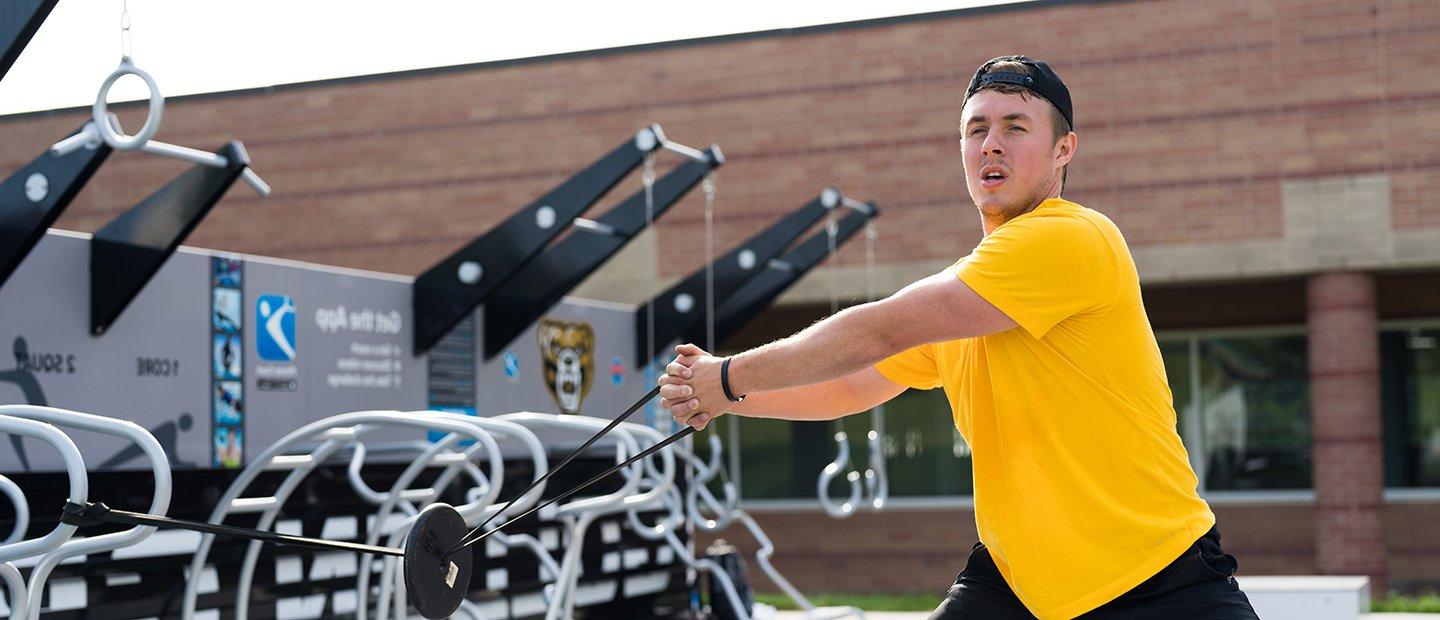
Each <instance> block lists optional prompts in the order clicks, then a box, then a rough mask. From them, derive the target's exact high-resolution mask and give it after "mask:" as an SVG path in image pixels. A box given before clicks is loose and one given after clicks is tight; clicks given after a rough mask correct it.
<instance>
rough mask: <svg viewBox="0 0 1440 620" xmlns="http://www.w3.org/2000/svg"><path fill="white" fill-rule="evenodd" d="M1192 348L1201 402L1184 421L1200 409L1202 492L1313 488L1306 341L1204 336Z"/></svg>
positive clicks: (1299, 336) (1285, 337) (1190, 406)
mask: <svg viewBox="0 0 1440 620" xmlns="http://www.w3.org/2000/svg"><path fill="white" fill-rule="evenodd" d="M1192 346H1196V347H1198V350H1197V351H1196V356H1197V357H1198V361H1199V370H1200V372H1199V378H1198V385H1194V386H1192V387H1191V389H1193V390H1197V391H1198V397H1197V398H1195V399H1194V401H1195V402H1192V403H1189V404H1187V405H1186V408H1187V409H1191V410H1192V411H1186V412H1185V414H1184V416H1182V417H1185V418H1187V419H1188V418H1189V417H1190V416H1193V415H1194V412H1193V409H1194V408H1195V407H1196V406H1198V407H1199V411H1200V427H1201V433H1200V437H1199V439H1200V442H1199V443H1200V445H1199V446H1198V449H1199V450H1200V451H1202V453H1203V454H1204V466H1203V478H1204V484H1203V485H1202V486H1203V488H1205V489H1207V490H1239V489H1305V488H1310V443H1311V442H1310V384H1309V368H1308V355H1307V353H1308V351H1307V343H1306V338H1305V336H1304V335H1303V334H1297V335H1283V336H1243V337H1223V338H1221V337H1209V338H1198V339H1196V340H1195V341H1194V344H1193V345H1192ZM1178 405H1179V403H1178V402H1177V407H1178ZM1192 437H1193V436H1192ZM1195 449H1196V446H1193V445H1192V446H1187V450H1195Z"/></svg>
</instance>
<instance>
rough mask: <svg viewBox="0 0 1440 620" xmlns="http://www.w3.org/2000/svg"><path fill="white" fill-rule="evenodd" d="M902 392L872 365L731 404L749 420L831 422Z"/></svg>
mask: <svg viewBox="0 0 1440 620" xmlns="http://www.w3.org/2000/svg"><path fill="white" fill-rule="evenodd" d="M679 387H681V386H678V385H676V386H670V387H668V388H667V390H676V389H677V388H679ZM905 390H906V387H905V386H903V385H900V384H898V383H895V382H894V381H891V380H889V379H886V378H885V376H884V375H882V374H880V371H878V370H876V369H875V368H874V367H873V366H872V367H870V368H865V369H863V370H859V371H856V372H853V373H850V374H848V375H845V376H843V377H840V378H838V379H831V380H829V381H824V382H821V383H812V384H810V385H799V386H795V387H789V388H785V389H781V390H773V391H770V392H755V393H754V394H747V395H746V396H745V400H744V402H741V403H737V404H735V405H732V407H731V412H732V413H735V414H737V415H742V416H745V417H750V418H777V419H782V420H834V419H836V418H840V417H844V416H847V415H851V414H854V413H860V412H862V411H868V410H870V409H871V408H874V407H875V406H876V405H879V404H881V403H884V402H885V401H888V400H890V399H892V398H894V397H896V396H898V395H899V394H900V393H901V392H904V391H905ZM665 393H666V392H665V391H663V390H662V395H664V394H665ZM682 398H683V397H682Z"/></svg>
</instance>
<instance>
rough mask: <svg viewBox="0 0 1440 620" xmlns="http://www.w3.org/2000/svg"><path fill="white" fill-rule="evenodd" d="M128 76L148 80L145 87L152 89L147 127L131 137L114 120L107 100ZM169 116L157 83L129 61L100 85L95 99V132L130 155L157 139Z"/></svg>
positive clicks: (143, 127) (122, 64)
mask: <svg viewBox="0 0 1440 620" xmlns="http://www.w3.org/2000/svg"><path fill="white" fill-rule="evenodd" d="M126 75H133V76H135V77H138V78H140V79H142V80H145V86H146V87H148V88H149V89H150V114H149V116H146V117H145V125H144V126H142V127H141V128H140V133H137V134H135V135H133V136H127V135H125V133H124V128H123V127H120V121H118V120H116V121H114V123H113V126H112V122H111V120H110V115H109V105H110V104H108V103H106V102H105V98H106V97H108V96H110V87H111V86H114V85H115V80H118V79H120V78H121V77H124V76H126ZM164 112H165V98H164V97H162V96H160V87H158V86H156V85H155V79H154V78H152V77H150V74H149V73H146V72H145V71H144V70H143V69H141V68H139V67H136V66H135V63H133V62H130V59H129V58H122V59H121V60H120V66H119V67H117V68H116V69H115V71H114V72H113V73H111V74H110V76H109V77H107V78H105V83H103V84H101V85H100V94H99V95H97V96H96V97H95V107H94V109H93V115H94V117H95V130H96V131H98V132H100V137H101V139H103V140H105V143H106V144H108V145H110V148H112V149H117V150H122V151H130V150H135V149H138V148H140V147H142V146H144V145H145V143H146V142H149V141H150V138H153V137H155V132H156V131H159V129H160V120H161V118H162V117H163V116H164Z"/></svg>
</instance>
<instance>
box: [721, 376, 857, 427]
mask: <svg viewBox="0 0 1440 620" xmlns="http://www.w3.org/2000/svg"><path fill="white" fill-rule="evenodd" d="M866 409H869V407H868V406H865V404H864V403H862V402H860V400H859V399H858V398H857V397H856V396H855V395H854V394H853V393H852V392H851V391H850V390H849V389H848V388H846V387H845V385H844V383H843V381H840V380H836V381H827V382H824V383H817V384H814V385H799V386H795V387H789V388H783V389H779V390H772V391H769V392H755V393H752V394H749V395H747V396H746V397H745V402H741V403H735V404H733V405H731V406H730V413H732V414H734V415H740V416H745V417H747V418H773V419H779V420H804V421H814V420H834V419H835V418H839V417H842V416H846V415H849V414H852V413H856V412H858V411H864V410H866Z"/></svg>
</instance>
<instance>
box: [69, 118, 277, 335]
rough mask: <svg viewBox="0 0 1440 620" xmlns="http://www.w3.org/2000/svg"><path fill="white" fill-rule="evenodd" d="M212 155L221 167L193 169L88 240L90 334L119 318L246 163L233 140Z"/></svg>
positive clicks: (247, 160) (200, 166) (202, 166)
mask: <svg viewBox="0 0 1440 620" xmlns="http://www.w3.org/2000/svg"><path fill="white" fill-rule="evenodd" d="M215 152H216V153H217V154H219V155H221V156H223V157H225V159H226V161H227V162H228V165H227V166H226V167H224V168H214V167H211V166H206V165H202V164H195V166H194V167H193V168H191V169H190V170H189V171H187V172H185V173H184V174H181V175H180V176H178V177H176V178H175V179H174V180H172V181H170V182H169V183H166V184H165V186H164V187H162V188H160V189H159V190H158V191H156V192H155V193H153V194H151V195H150V196H149V197H148V198H146V199H144V200H142V201H140V203H139V204H137V205H135V206H134V207H131V208H130V210H128V211H126V212H124V213H121V214H120V216H119V217H117V218H115V219H114V220H111V221H110V223H108V224H106V225H105V227H104V228H101V229H100V230H98V231H96V232H95V236H94V237H93V238H91V240H90V333H91V334H94V335H99V334H103V333H105V330H106V329H108V328H109V327H110V325H111V324H112V323H114V322H115V320H116V319H117V318H119V317H120V313H121V312H123V311H124V310H125V307H126V306H128V305H130V302H131V300H133V299H135V296H136V295H139V294H140V291H141V289H143V288H145V284H146V283H147V282H149V281H150V278H152V277H154V275H155V272H157V271H159V270H160V266H161V265H163V264H165V260H166V259H168V258H170V255H171V254H174V253H175V248H177V247H179V246H180V243H181V242H182V241H184V240H185V237H187V236H189V235H190V231H192V230H194V229H195V227H196V226H197V225H199V224H200V220H202V219H204V218H205V215H206V214H208V213H210V209H211V208H212V207H214V206H215V203H217V202H219V201H220V197H221V196H224V195H225V191H226V190H228V189H230V186H231V185H232V184H234V183H235V180H236V179H238V178H240V174H241V173H242V172H244V171H245V167H246V166H247V165H249V163H250V160H249V158H248V157H247V156H246V154H245V147H244V145H242V144H240V143H239V142H236V141H233V140H232V141H231V142H230V143H229V144H226V145H225V146H224V147H221V148H220V150H218V151H215Z"/></svg>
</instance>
